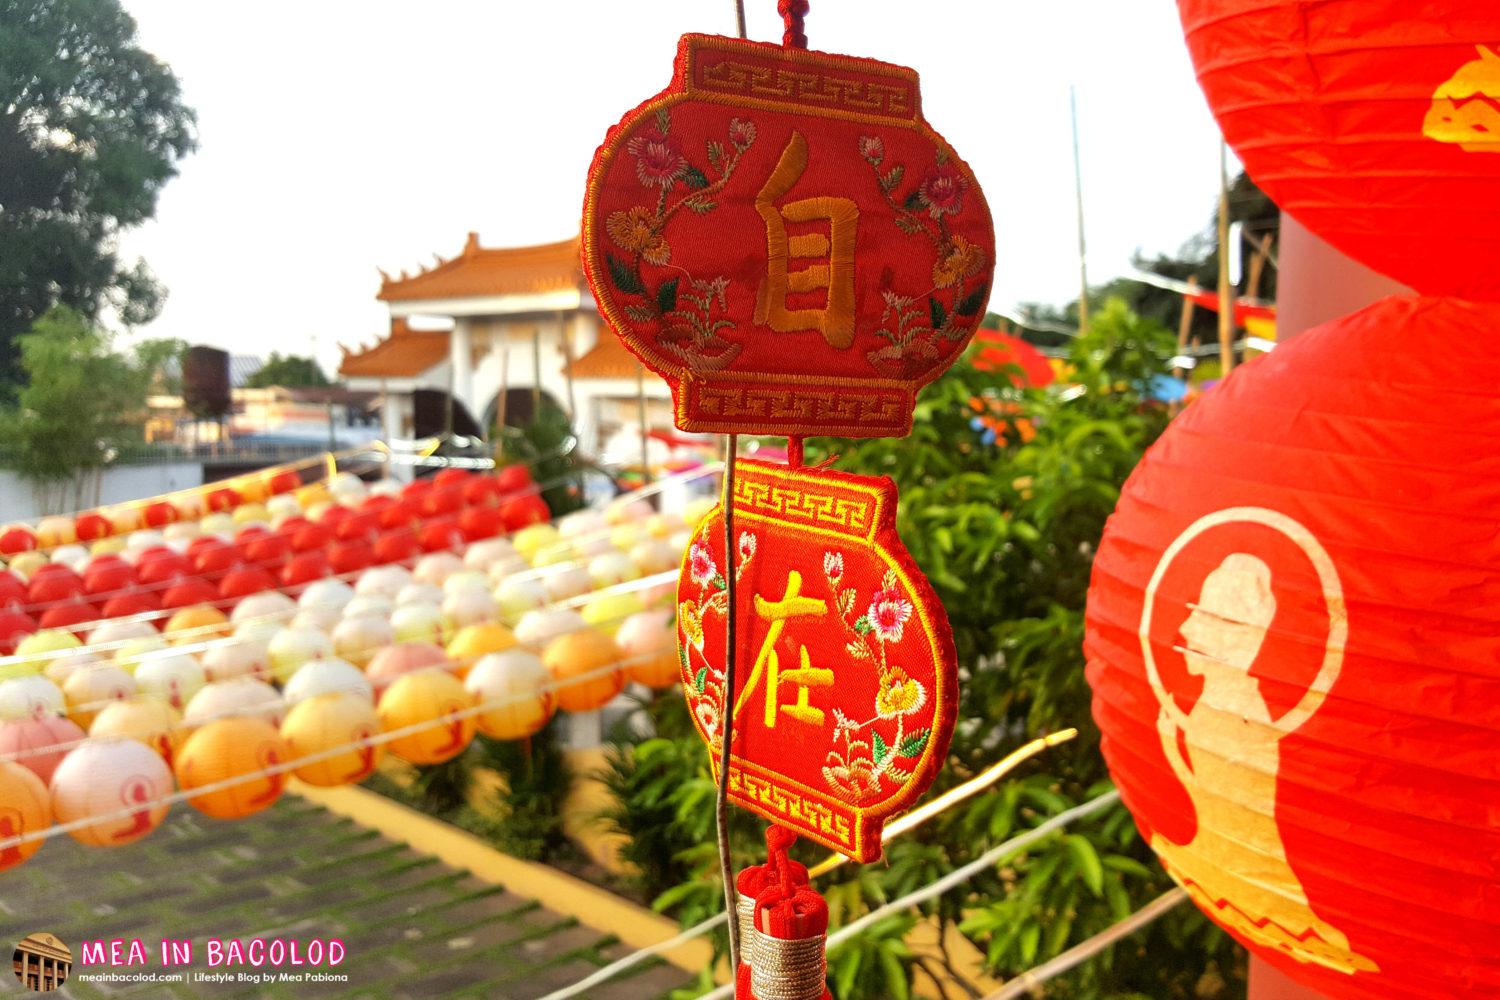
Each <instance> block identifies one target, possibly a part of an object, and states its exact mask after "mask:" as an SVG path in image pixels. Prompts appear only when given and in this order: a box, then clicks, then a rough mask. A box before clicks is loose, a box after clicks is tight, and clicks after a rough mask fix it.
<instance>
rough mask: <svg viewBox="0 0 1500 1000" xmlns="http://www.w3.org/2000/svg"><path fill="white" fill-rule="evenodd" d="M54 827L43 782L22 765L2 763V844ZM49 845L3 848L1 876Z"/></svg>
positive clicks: (34, 843)
mask: <svg viewBox="0 0 1500 1000" xmlns="http://www.w3.org/2000/svg"><path fill="white" fill-rule="evenodd" d="M50 825H52V802H51V796H50V795H48V794H47V786H46V785H44V784H42V779H41V778H38V777H37V776H36V775H34V774H32V773H31V772H30V771H28V770H27V769H26V768H24V767H22V766H21V765H20V764H16V763H13V762H11V761H0V840H8V839H9V838H11V837H20V836H22V835H24V834H28V833H36V832H37V831H38V830H45V829H47V827H48V826H50ZM43 843H45V841H41V840H30V841H27V842H26V843H24V844H15V845H13V846H11V847H0V872H3V871H5V870H6V869H7V868H14V867H15V866H16V865H18V864H20V863H21V862H22V861H25V860H26V859H27V858H29V857H31V856H32V855H33V854H35V853H36V852H37V851H39V850H40V849H41V846H42V844H43Z"/></svg>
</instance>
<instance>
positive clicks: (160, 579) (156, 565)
mask: <svg viewBox="0 0 1500 1000" xmlns="http://www.w3.org/2000/svg"><path fill="white" fill-rule="evenodd" d="M192 573H193V567H192V565H191V564H190V563H189V562H188V561H187V560H186V559H185V558H183V557H182V556H180V555H178V554H177V553H176V552H173V551H171V550H170V549H165V550H161V551H156V550H153V551H152V552H151V553H149V554H146V553H143V554H142V555H141V558H140V559H139V560H137V562H136V564H135V576H136V579H137V580H139V581H140V583H141V584H142V585H143V586H146V587H160V586H163V585H171V584H175V583H179V582H181V581H182V580H184V579H186V578H187V577H189V576H191V575H192Z"/></svg>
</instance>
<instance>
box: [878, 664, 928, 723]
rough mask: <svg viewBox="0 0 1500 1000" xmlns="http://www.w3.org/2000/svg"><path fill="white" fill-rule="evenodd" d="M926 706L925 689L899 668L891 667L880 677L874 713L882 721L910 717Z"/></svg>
mask: <svg viewBox="0 0 1500 1000" xmlns="http://www.w3.org/2000/svg"><path fill="white" fill-rule="evenodd" d="M925 704H927V689H926V688H924V687H922V685H921V683H920V682H918V681H914V680H912V679H911V678H910V677H908V676H907V675H906V671H905V670H902V669H901V668H900V667H891V668H890V669H889V670H886V671H883V672H882V673H881V675H880V690H879V691H877V692H876V693H875V711H876V712H878V713H879V714H880V717H881V718H882V719H894V718H895V717H896V716H898V715H910V714H911V713H913V712H915V711H916V710H917V709H919V708H921V707H922V706H923V705H925Z"/></svg>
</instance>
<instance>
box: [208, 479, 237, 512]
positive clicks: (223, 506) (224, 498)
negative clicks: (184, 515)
mask: <svg viewBox="0 0 1500 1000" xmlns="http://www.w3.org/2000/svg"><path fill="white" fill-rule="evenodd" d="M243 502H244V501H243V499H242V498H241V497H240V493H239V490H236V489H233V488H231V487H228V486H220V487H219V488H218V489H216V490H210V491H209V493H208V509H209V510H211V511H213V512H214V513H216V514H217V513H220V512H222V511H232V510H234V509H235V508H236V507H238V506H239V505H240V504H241V503H243Z"/></svg>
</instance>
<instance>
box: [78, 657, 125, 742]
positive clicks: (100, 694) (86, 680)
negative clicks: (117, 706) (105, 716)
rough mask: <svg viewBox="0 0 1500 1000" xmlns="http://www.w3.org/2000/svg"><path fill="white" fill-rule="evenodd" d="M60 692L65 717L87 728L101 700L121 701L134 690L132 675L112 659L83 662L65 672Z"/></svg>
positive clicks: (92, 720)
mask: <svg viewBox="0 0 1500 1000" xmlns="http://www.w3.org/2000/svg"><path fill="white" fill-rule="evenodd" d="M62 692H63V700H64V701H66V702H67V704H68V718H70V719H72V720H73V722H74V723H76V724H77V725H78V727H79V728H80V729H88V728H89V727H91V726H92V725H93V724H94V719H95V717H97V716H98V714H99V710H100V709H101V708H102V707H104V706H103V705H101V702H110V701H122V700H124V699H125V698H129V697H131V696H132V695H134V694H135V692H136V686H135V678H134V677H131V676H130V675H129V674H127V673H126V672H125V671H124V670H122V669H120V668H119V667H117V666H115V665H114V664H113V663H100V664H96V665H92V666H84V667H80V668H79V669H77V670H75V671H73V672H72V673H71V674H69V675H68V679H67V680H65V681H63V686H62Z"/></svg>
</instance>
